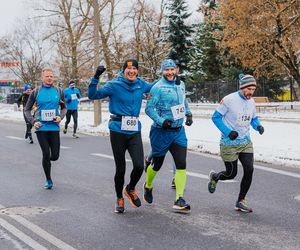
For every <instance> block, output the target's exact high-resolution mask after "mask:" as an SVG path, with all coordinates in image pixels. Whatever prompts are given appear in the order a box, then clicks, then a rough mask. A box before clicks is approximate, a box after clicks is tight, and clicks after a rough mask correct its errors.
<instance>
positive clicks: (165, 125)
mask: <svg viewBox="0 0 300 250" xmlns="http://www.w3.org/2000/svg"><path fill="white" fill-rule="evenodd" d="M171 125H172V121H170V120H167V119H166V120H164V122H163V124H162V128H163V129H168V128H171Z"/></svg>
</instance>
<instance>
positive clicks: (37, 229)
mask: <svg viewBox="0 0 300 250" xmlns="http://www.w3.org/2000/svg"><path fill="white" fill-rule="evenodd" d="M9 217H11V218H13V219H14V220H15V221H17V222H19V223H20V224H21V225H23V226H24V227H26V228H28V229H29V230H31V231H32V232H34V233H35V234H37V235H38V236H40V237H41V238H43V239H45V240H46V241H48V242H50V243H51V244H52V245H54V246H56V247H57V248H59V249H63V250H76V249H75V248H73V247H72V246H70V245H68V244H67V243H65V242H63V241H62V240H60V239H58V238H56V237H54V236H53V235H52V234H49V233H48V232H46V231H45V230H44V229H42V228H40V227H39V226H37V225H35V224H33V223H31V222H30V221H28V220H26V219H25V218H23V217H22V216H19V215H9Z"/></svg>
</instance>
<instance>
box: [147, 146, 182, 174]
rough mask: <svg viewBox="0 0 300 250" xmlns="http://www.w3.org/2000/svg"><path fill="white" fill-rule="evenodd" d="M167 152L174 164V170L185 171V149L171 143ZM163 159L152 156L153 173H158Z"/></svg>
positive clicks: (162, 157)
mask: <svg viewBox="0 0 300 250" xmlns="http://www.w3.org/2000/svg"><path fill="white" fill-rule="evenodd" d="M169 151H170V153H171V155H172V156H173V159H174V162H175V166H176V169H186V153H187V148H186V147H182V146H180V145H178V144H175V143H172V144H171V146H170V148H169ZM164 159H165V155H164V156H159V157H157V156H153V160H152V162H153V170H154V171H159V170H160V168H161V166H162V165H163V162H164Z"/></svg>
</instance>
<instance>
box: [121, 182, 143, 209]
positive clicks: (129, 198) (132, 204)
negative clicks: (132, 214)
mask: <svg viewBox="0 0 300 250" xmlns="http://www.w3.org/2000/svg"><path fill="white" fill-rule="evenodd" d="M123 191H124V194H125V195H126V196H127V198H128V200H129V202H130V204H131V206H133V207H134V208H139V207H140V206H139V207H138V206H137V205H135V204H134V203H133V201H132V199H131V197H130V195H129V194H128V193H127V192H126V187H124V190H123Z"/></svg>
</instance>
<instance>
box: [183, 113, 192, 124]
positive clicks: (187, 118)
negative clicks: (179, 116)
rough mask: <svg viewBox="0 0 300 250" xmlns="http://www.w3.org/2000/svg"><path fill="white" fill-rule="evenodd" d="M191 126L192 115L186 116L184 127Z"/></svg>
mask: <svg viewBox="0 0 300 250" xmlns="http://www.w3.org/2000/svg"><path fill="white" fill-rule="evenodd" d="M192 124H193V116H192V115H186V120H185V125H187V126H191V125H192Z"/></svg>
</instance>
